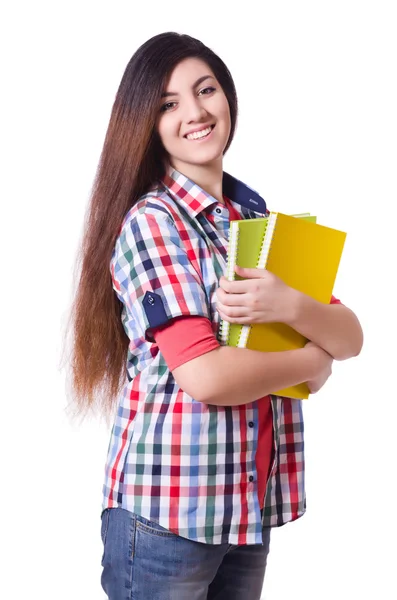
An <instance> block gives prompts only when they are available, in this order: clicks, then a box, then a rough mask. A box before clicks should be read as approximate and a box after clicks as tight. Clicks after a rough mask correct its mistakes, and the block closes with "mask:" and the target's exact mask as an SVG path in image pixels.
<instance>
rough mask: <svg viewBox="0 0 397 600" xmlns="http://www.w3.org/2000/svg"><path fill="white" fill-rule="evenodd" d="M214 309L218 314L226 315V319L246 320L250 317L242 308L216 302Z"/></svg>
mask: <svg viewBox="0 0 397 600" xmlns="http://www.w3.org/2000/svg"><path fill="white" fill-rule="evenodd" d="M216 308H217V310H218V312H219V313H222V314H224V315H226V316H227V317H228V319H245V318H247V319H248V318H249V317H250V315H249V314H248V312H247V309H246V308H245V307H244V306H225V305H224V304H222V303H219V302H218V303H217V305H216Z"/></svg>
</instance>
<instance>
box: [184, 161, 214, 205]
mask: <svg viewBox="0 0 397 600" xmlns="http://www.w3.org/2000/svg"><path fill="white" fill-rule="evenodd" d="M172 166H173V167H174V169H176V170H177V171H179V172H180V173H182V174H183V175H185V177H188V178H189V179H191V180H192V181H194V183H196V184H197V185H199V186H200V187H201V188H202V189H203V190H204V191H205V192H207V194H210V195H211V196H212V197H213V198H215V200H218V202H221V203H222V204H224V203H225V202H224V200H223V193H222V179H223V167H222V158H220V159H219V160H218V161H214V162H212V163H211V164H210V165H192V164H189V163H179V161H174V162H173V163H172Z"/></svg>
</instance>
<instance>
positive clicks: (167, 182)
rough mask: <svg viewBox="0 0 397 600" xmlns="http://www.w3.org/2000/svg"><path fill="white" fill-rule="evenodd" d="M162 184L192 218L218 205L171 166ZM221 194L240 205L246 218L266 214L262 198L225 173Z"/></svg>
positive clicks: (211, 197)
mask: <svg viewBox="0 0 397 600" xmlns="http://www.w3.org/2000/svg"><path fill="white" fill-rule="evenodd" d="M162 183H163V185H164V187H165V188H166V189H167V191H168V193H169V194H170V195H171V196H172V197H173V198H175V199H176V200H177V201H178V202H179V203H180V204H181V205H182V206H183V207H184V208H185V210H186V211H187V212H188V213H189V214H191V215H192V216H193V217H197V215H198V214H199V213H200V212H202V211H203V210H205V209H206V208H208V207H209V206H211V205H213V204H217V203H218V201H217V200H216V199H215V198H214V197H213V196H211V194H208V193H207V192H206V191H204V190H203V189H202V188H201V187H200V186H199V185H197V184H196V183H194V182H193V181H192V180H191V179H189V178H188V177H186V176H185V175H183V174H182V173H180V172H179V171H176V170H175V169H174V168H173V167H171V166H168V168H167V170H166V173H165V175H164V177H163V179H162ZM223 193H224V195H225V196H226V197H227V198H229V200H232V201H233V202H237V203H238V204H240V206H241V207H242V209H243V212H244V213H246V214H247V216H249V213H250V212H254V213H258V214H261V215H262V214H265V213H266V202H265V200H264V199H263V198H262V196H260V195H259V194H258V193H257V192H255V190H253V189H251V188H250V187H249V186H248V185H246V184H245V183H243V182H242V181H239V180H238V179H236V178H235V177H233V176H232V175H229V173H226V172H225V171H224V172H223ZM244 209H245V210H244Z"/></svg>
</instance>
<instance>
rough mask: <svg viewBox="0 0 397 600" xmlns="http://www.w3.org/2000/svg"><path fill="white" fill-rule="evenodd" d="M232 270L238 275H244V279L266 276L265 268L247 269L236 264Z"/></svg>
mask: <svg viewBox="0 0 397 600" xmlns="http://www.w3.org/2000/svg"><path fill="white" fill-rule="evenodd" d="M234 271H235V273H237V275H240V277H245V279H263V277H266V269H248V268H246V267H239V266H238V265H236V266H235V267H234Z"/></svg>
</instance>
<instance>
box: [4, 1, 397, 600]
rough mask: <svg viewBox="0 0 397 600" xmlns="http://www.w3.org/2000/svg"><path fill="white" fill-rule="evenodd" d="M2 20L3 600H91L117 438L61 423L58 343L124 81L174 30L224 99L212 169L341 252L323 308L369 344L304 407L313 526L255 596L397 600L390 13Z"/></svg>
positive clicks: (145, 12)
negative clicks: (228, 103)
mask: <svg viewBox="0 0 397 600" xmlns="http://www.w3.org/2000/svg"><path fill="white" fill-rule="evenodd" d="M10 6H11V8H7V9H3V10H2V13H3V14H2V15H1V19H0V22H1V32H0V33H1V35H0V40H1V42H0V43H1V63H2V64H1V73H2V75H1V80H2V92H1V105H2V109H1V113H0V114H1V117H0V118H1V135H0V139H1V171H2V176H1V187H2V193H1V199H2V204H1V215H2V216H1V221H0V223H1V236H0V237H1V241H0V243H1V259H2V263H3V267H2V272H3V277H2V281H1V284H2V293H1V296H0V298H1V313H0V314H1V340H2V361H1V366H2V376H1V383H2V389H1V421H0V422H1V458H2V460H1V476H0V481H1V495H0V497H1V509H2V510H1V513H0V519H1V525H0V532H1V533H0V536H1V545H2V551H3V559H2V577H1V582H0V586H1V590H0V595H1V597H2V598H4V599H7V600H8V599H14V598H15V599H20V598H21V599H22V598H26V596H27V595H28V596H29V597H30V596H32V597H34V598H40V599H41V600H47V599H51V600H54V599H55V598H56V599H57V600H63V599H71V598H73V600H91V599H92V600H101V599H103V593H102V591H101V588H100V583H99V579H100V573H101V568H100V560H101V555H102V546H101V541H100V534H99V529H100V510H101V499H102V498H101V490H102V480H103V468H104V462H105V457H106V451H107V445H108V440H109V427H108V426H107V425H106V423H104V422H103V421H101V419H100V418H97V419H90V420H88V421H85V422H83V423H78V422H75V421H72V420H71V418H70V416H69V415H68V413H67V411H66V406H67V398H66V393H65V372H64V371H63V370H61V369H60V368H59V364H60V351H61V348H62V332H63V329H64V326H65V322H66V318H67V313H68V309H69V305H70V301H71V289H72V269H73V264H74V258H75V253H76V250H77V245H78V242H79V238H80V235H81V232H82V220H83V216H84V211H85V208H86V204H87V201H88V197H89V192H90V186H91V184H92V181H93V178H94V174H95V169H96V166H97V163H98V159H99V154H100V151H101V147H102V143H103V139H104V135H105V132H106V128H107V124H108V120H109V116H110V111H111V108H112V103H113V100H114V97H115V94H116V91H117V88H118V85H119V83H120V79H121V77H122V74H123V72H124V69H125V67H126V65H127V62H128V61H129V59H130V57H131V56H132V54H133V53H134V52H135V50H136V49H137V48H138V46H139V45H140V44H141V43H143V42H144V41H145V40H146V39H148V38H149V37H151V36H152V35H155V34H158V33H161V32H163V31H169V30H174V31H178V32H180V33H182V32H184V33H189V34H191V35H193V36H195V37H198V38H200V39H201V40H202V41H203V42H204V43H206V44H207V45H208V46H210V47H211V48H212V49H213V50H214V51H215V52H216V53H218V54H219V55H220V56H221V58H222V59H223V60H224V61H225V62H226V64H227V65H228V66H229V68H230V70H231V72H232V74H233V77H234V79H235V83H236V86H237V90H238V93H239V101H240V118H239V125H238V131H237V135H236V137H235V140H234V143H233V145H232V147H231V149H230V151H229V153H228V155H227V156H226V158H225V164H224V166H225V169H226V170H227V171H229V172H232V173H233V174H234V175H235V176H237V177H238V178H240V179H242V180H243V181H246V182H247V183H248V184H249V185H250V186H251V187H253V188H255V189H257V190H258V191H259V192H260V193H261V194H262V195H263V196H264V197H265V198H266V200H267V202H268V206H269V208H271V209H272V210H280V211H281V212H286V213H293V212H302V211H309V212H311V213H312V214H316V215H317V216H318V220H319V222H320V223H323V224H327V225H330V226H333V227H336V228H339V229H342V230H345V231H347V232H348V237H347V242H346V245H345V251H344V255H343V258H342V262H341V266H340V271H339V274H338V279H337V282H336V286H335V290H334V292H335V294H336V295H337V296H338V297H340V298H341V299H342V301H343V302H344V303H345V304H347V305H348V306H350V307H351V308H352V309H353V310H354V311H355V312H356V314H357V315H358V316H359V318H360V320H361V323H362V325H363V328H364V332H365V345H364V349H363V351H362V353H361V355H360V356H359V357H358V358H356V359H352V360H350V361H347V362H345V363H338V364H335V368H334V374H333V377H332V379H331V380H330V381H329V383H328V384H327V387H326V388H325V389H324V390H322V391H321V392H320V393H319V394H317V395H315V396H312V397H311V399H310V400H309V401H308V402H307V403H305V407H304V409H305V417H306V451H307V497H308V512H307V514H306V515H305V516H304V517H303V518H302V519H300V520H299V521H298V522H296V523H292V524H288V525H286V526H285V527H282V528H280V529H278V530H274V532H273V539H272V545H271V554H270V557H269V563H268V572H267V577H266V580H265V586H264V592H263V598H266V599H268V600H287V599H290V598H293V599H294V600H311V599H315V600H317V599H321V600H328V599H335V598H338V599H340V600H350V599H356V598H357V599H360V600H364V599H367V598H368V599H369V598H371V599H372V598H380V599H382V600H389V599H392V598H397V588H396V583H395V573H394V570H395V562H396V558H397V556H396V542H395V540H396V534H397V530H396V491H397V490H396V470H397V469H396V463H397V454H396V443H395V441H394V438H395V433H396V424H395V422H396V418H397V411H396V403H397V392H396V383H395V381H396V380H395V375H396V343H395V341H396V339H397V338H396V335H397V331H396V320H395V296H394V295H393V293H392V284H393V280H394V279H395V278H396V266H395V261H396V258H397V251H396V235H395V222H396V216H397V215H396V207H395V203H396V191H397V177H396V159H397V118H396V114H397V90H396V57H397V35H396V30H397V19H396V3H395V2H392V1H390V2H386V1H382V0H377V1H371V2H370V1H366V0H361V1H358V0H357V1H353V0H333V2H331V1H329V2H325V1H321V0H313V1H308V0H303V1H296V0H294V1H286V0H283V1H281V0H278V1H271V2H270V1H268V2H259V1H258V2H252V1H251V2H243V3H238V4H237V3H236V4H233V3H231V2H215V1H211V2H208V1H204V0H201V1H197V2H188V1H187V0H186V1H184V2H179V1H173V2H154V1H153V0H148V1H147V2H125V1H116V0H113V1H112V2H88V1H86V2H85V1H84V0H80V1H79V2H71V1H69V2H52V3H50V2H48V4H47V3H44V2H40V1H37V2H15V3H13V4H10ZM4 559H5V562H4ZM181 600H182V599H181ZM247 600H249V599H248V598H247Z"/></svg>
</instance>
